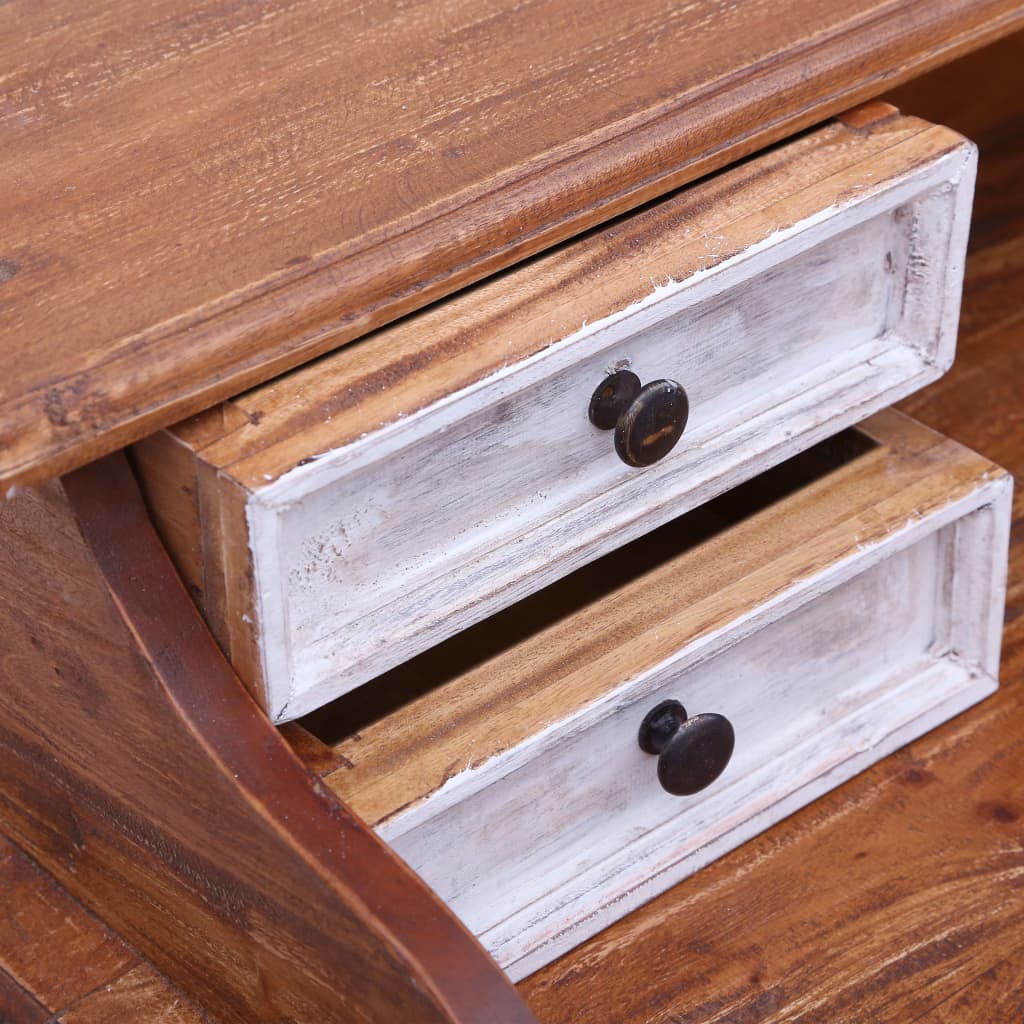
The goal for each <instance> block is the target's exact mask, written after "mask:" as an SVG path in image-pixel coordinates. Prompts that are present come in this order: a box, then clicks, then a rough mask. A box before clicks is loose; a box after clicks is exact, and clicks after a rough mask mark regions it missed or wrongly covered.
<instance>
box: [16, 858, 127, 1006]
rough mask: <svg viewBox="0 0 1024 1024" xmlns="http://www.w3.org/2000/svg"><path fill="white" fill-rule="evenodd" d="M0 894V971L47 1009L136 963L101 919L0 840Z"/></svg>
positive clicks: (109, 978) (100, 983)
mask: <svg viewBox="0 0 1024 1024" xmlns="http://www.w3.org/2000/svg"><path fill="white" fill-rule="evenodd" d="M0 893H3V899H2V901H0V969H2V970H4V971H6V972H7V974H9V975H10V976H11V977H12V978H14V979H15V980H16V981H17V982H18V984H20V985H21V986H22V987H23V988H25V989H26V990H27V991H29V992H30V993H31V994H32V995H33V996H34V997H35V998H36V999H38V1000H39V1001H40V1002H41V1003H43V1004H45V1005H46V1006H48V1007H49V1008H50V1009H51V1011H54V1012H55V1011H57V1010H59V1009H61V1008H62V1007H64V1006H67V1005H68V1004H69V1003H71V1002H73V1001H74V1000H75V999H77V998H79V997H80V996H82V995H83V994H85V993H88V992H91V991H92V990H93V989H95V988H98V987H99V986H100V985H103V984H106V983H107V982H109V981H112V980H113V979H115V978H117V977H118V976H119V975H120V974H122V973H123V972H124V971H125V970H127V969H128V968H129V967H131V966H134V965H135V963H136V960H137V957H136V956H135V955H134V954H133V953H132V952H131V951H130V950H129V949H128V948H127V947H126V946H125V945H124V944H123V943H120V942H118V941H116V940H115V939H114V938H113V936H112V935H111V932H110V930H109V929H108V928H107V927H106V926H105V925H104V924H103V923H102V922H100V921H99V920H98V919H97V918H95V917H93V916H92V915H91V914H89V913H88V911H86V910H85V909H84V908H83V907H82V906H81V904H79V903H78V902H77V900H74V899H72V898H71V897H70V896H69V895H68V894H67V893H66V892H65V891H64V890H63V889H61V888H60V887H59V886H58V885H57V884H56V883H55V882H54V880H53V879H52V878H51V877H50V876H49V875H47V874H46V873H45V872H43V871H42V870H40V868H39V867H38V866H37V865H36V864H34V863H33V862H32V861H30V860H29V859H28V858H27V857H26V856H25V855H24V854H23V853H22V852H21V851H20V850H18V849H17V847H15V846H14V845H13V844H12V843H10V842H9V841H8V840H6V839H3V838H0ZM0 1019H2V1018H0Z"/></svg>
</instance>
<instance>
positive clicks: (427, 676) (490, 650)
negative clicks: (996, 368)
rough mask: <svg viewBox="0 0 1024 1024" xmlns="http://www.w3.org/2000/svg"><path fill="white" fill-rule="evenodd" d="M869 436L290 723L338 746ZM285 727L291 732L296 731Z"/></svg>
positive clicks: (847, 453)
mask: <svg viewBox="0 0 1024 1024" xmlns="http://www.w3.org/2000/svg"><path fill="white" fill-rule="evenodd" d="M877 447H878V445H877V442H875V441H874V440H873V439H872V438H870V437H868V436H867V435H866V434H863V433H860V432H858V431H857V430H854V429H850V430H845V431H842V432H841V433H839V434H837V435H836V436H835V437H831V438H828V439H826V440H825V441H821V442H819V443H818V444H816V445H814V446H812V447H811V448H809V449H807V450H806V451H804V452H801V453H800V454H798V455H796V456H794V457H792V458H790V459H788V460H786V461H785V462H783V463H781V464H779V465H778V466H775V467H773V468H772V469H770V470H768V471H766V472H765V473H762V474H761V475H760V476H758V477H755V478H754V479H752V480H749V481H747V482H746V483H745V484H741V485H740V486H738V487H736V488H734V489H733V490H732V491H729V492H727V493H725V494H723V495H720V496H719V497H718V498H716V499H713V500H712V501H710V502H709V503H708V504H706V505H703V506H701V507H700V508H697V509H694V510H693V511H691V512H687V513H686V514H684V515H682V516H680V517H678V518H677V519H674V520H672V521H670V522H668V523H666V524H665V525H664V526H661V527H659V528H658V529H656V530H654V531H652V532H651V533H649V534H646V535H645V536H643V537H640V538H639V539H637V540H635V541H632V542H631V543H629V544H627V545H625V546H624V547H621V548H619V549H617V550H615V551H613V552H611V553H610V554H608V555H605V556H603V557H602V558H600V559H598V560H597V561H595V562H591V563H590V564H589V565H586V566H584V567H583V568H581V569H578V570H576V571H575V572H573V573H570V574H569V575H568V576H565V577H563V578H562V579H561V580H558V581H556V582H555V583H553V584H550V585H549V586H547V587H545V588H544V589H542V590H540V591H538V592H537V593H535V594H532V595H530V596H529V597H526V598H524V599H522V600H521V601H518V602H517V603H516V604H514V605H511V606H510V607H508V608H506V609H504V610H503V611H501V612H498V613H497V614H495V615H493V616H491V617H490V618H488V619H485V620H484V621H482V622H480V623H477V624H476V625H475V626H471V627H470V628H469V629H467V630H464V631H463V632H462V633H459V634H456V635H455V636H454V637H452V638H450V639H448V640H446V641H443V642H442V643H440V644H438V645H436V646H435V647H432V648H430V649H429V650H427V651H425V652H424V653H422V654H420V655H418V656H416V657H415V658H412V659H410V660H409V661H407V662H405V663H403V664H402V665H399V666H398V667H397V668H396V669H393V670H391V671H390V672H387V673H384V674H383V675H381V676H378V677H377V678H375V679H373V680H371V681H370V682H368V683H365V684H363V685H362V686H360V687H358V688H357V689H355V690H352V691H350V692H349V693H347V694H344V695H343V696H341V697H339V698H337V699H336V700H334V701H332V702H331V703H329V704H327V705H325V706H324V707H322V708H319V709H318V710H316V711H314V712H312V713H311V714H309V715H307V716H305V717H304V718H302V719H300V720H299V721H298V722H297V723H295V724H296V725H298V726H299V727H300V728H301V729H303V730H305V731H307V732H309V733H312V734H313V736H314V737H316V738H317V739H318V740H319V741H320V742H322V743H325V744H327V745H329V746H334V745H337V744H340V743H342V742H344V741H345V740H346V739H348V738H349V737H351V736H352V735H353V734H356V733H359V732H360V730H362V729H363V728H365V727H366V726H367V725H369V724H371V723H372V722H374V721H377V720H378V719H381V718H384V717H386V716H388V715H393V714H396V713H397V712H399V711H400V710H401V709H402V708H403V707H404V706H406V705H408V704H410V703H412V702H413V701H415V700H419V699H422V698H423V697H425V696H426V695H428V694H429V693H431V692H441V691H443V689H444V687H445V686H446V685H447V684H448V683H450V682H451V681H452V680H453V679H456V678H458V677H459V676H462V675H464V674H465V673H466V672H467V671H469V670H471V669H472V668H474V667H476V666H479V665H481V664H483V663H486V662H488V661H490V660H492V659H494V658H496V657H498V656H499V655H500V654H501V652H502V651H503V650H507V649H508V648H510V647H513V646H515V645H516V644H520V643H522V642H524V641H525V640H527V639H528V638H529V637H530V636H535V635H537V634H540V633H542V632H543V631H544V630H545V629H548V628H549V627H551V626H552V625H553V624H554V623H556V622H558V621H559V620H563V619H566V618H568V617H570V616H572V615H574V614H577V613H579V612H580V611H581V610H582V609H583V608H585V607H586V606H587V605H588V604H593V603H596V602H597V601H599V600H601V599H602V598H603V597H605V596H607V595H608V594H610V593H612V592H613V591H615V590H618V589H621V588H623V587H625V586H627V585H629V584H631V583H635V581H637V580H638V579H640V578H641V577H642V576H643V575H644V574H645V573H648V572H651V571H653V570H655V569H657V568H658V567H659V566H662V565H665V564H666V563H667V562H669V561H671V560H672V559H674V558H677V557H678V556H679V555H680V554H682V553H683V552H685V551H687V550H690V549H692V548H694V547H696V546H697V545H699V544H702V543H704V542H706V541H708V540H710V539H712V538H713V537H715V536H717V535H719V534H721V533H723V532H725V531H726V530H729V529H730V528H732V527H734V526H736V525H737V524H738V523H740V522H743V521H744V520H746V519H750V518H751V517H753V516H755V515H757V514H758V513H760V512H763V511H764V510H765V509H767V508H769V507H770V506H771V505H773V504H775V503H776V502H780V501H783V500H785V498H786V497H787V496H789V495H792V494H794V493H796V492H797V491H800V490H803V489H805V488H807V487H809V486H810V485H811V484H814V483H818V482H821V481H823V480H825V479H826V478H827V477H828V476H829V475H830V474H833V473H836V472H838V471H839V470H840V469H842V468H843V467H844V466H847V465H848V464H850V463H851V462H853V461H854V460H856V459H858V458H860V457H862V456H864V455H865V454H867V453H868V452H870V451H872V450H874V449H875V448H877ZM298 734H299V733H298V731H297V730H291V731H289V732H288V735H293V736H294V735H298Z"/></svg>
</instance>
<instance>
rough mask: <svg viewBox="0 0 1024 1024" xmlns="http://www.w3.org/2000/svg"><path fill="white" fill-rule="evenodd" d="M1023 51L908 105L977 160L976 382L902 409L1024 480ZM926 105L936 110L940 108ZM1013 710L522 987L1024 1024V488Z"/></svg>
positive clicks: (770, 841) (678, 1023)
mask: <svg viewBox="0 0 1024 1024" xmlns="http://www.w3.org/2000/svg"><path fill="white" fill-rule="evenodd" d="M1022 63H1024V37H1019V38H1017V39H1015V40H1012V41H1009V42H1007V43H1006V44H1004V45H1002V46H999V47H994V48H992V49H991V50H989V51H986V52H985V53H983V54H980V55H979V56H978V58H977V59H969V60H967V61H965V62H964V64H963V66H962V67H961V68H954V69H951V70H950V73H948V74H946V75H938V76H936V77H935V78H933V79H932V80H931V81H927V80H926V81H924V82H922V83H920V85H919V86H915V88H914V89H913V90H912V91H909V92H908V93H907V94H905V95H897V96H895V97H893V98H894V100H895V101H897V102H899V103H900V105H901V106H903V107H904V108H905V109H916V110H918V111H920V112H921V113H922V114H924V115H926V116H928V117H932V118H938V119H940V120H942V121H943V122H944V123H948V124H951V125H952V126H954V127H956V128H957V129H958V130H960V131H963V132H964V133H965V134H966V135H968V136H969V137H971V138H974V139H975V140H976V141H978V142H979V144H980V148H981V156H980V162H979V193H978V201H977V204H976V210H977V216H976V230H975V233H974V235H973V237H972V250H973V251H972V254H971V256H970V257H969V259H968V265H967V280H966V285H965V291H964V321H963V322H964V330H963V333H962V335H961V340H960V350H959V357H958V362H957V365H956V366H955V367H954V369H953V370H952V371H951V372H950V373H949V374H948V375H947V376H946V377H945V378H943V380H942V381H940V382H939V383H938V384H935V385H933V386H932V387H931V388H929V389H927V390H926V391H924V392H922V393H921V395H920V396H919V397H918V398H915V399H913V400H911V401H909V402H907V403H906V404H905V407H906V408H907V409H908V411H910V412H911V413H913V415H915V416H917V417H920V418H921V419H923V420H925V421H926V422H927V423H929V424H930V425H931V426H933V427H935V428H936V429H939V430H941V431H943V432H944V433H947V434H950V435H952V436H953V437H955V438H956V439H957V440H959V441H961V442H962V443H964V444H966V445H969V446H970V447H972V448H974V449H976V450H978V451H980V452H983V453H984V454H985V455H987V456H988V457H990V458H992V459H993V460H994V461H996V462H998V463H1000V464H1001V465H1003V466H1006V467H1007V468H1008V469H1010V470H1011V471H1012V472H1013V473H1014V474H1015V475H1016V477H1017V478H1018V481H1020V480H1022V479H1024V420H1022V418H1021V401H1020V396H1021V394H1022V393H1024V303H1022V301H1021V295H1022V283H1024V230H1022V228H1024V202H1022V199H1024V196H1022V193H1021V191H1020V189H1019V188H1018V187H1016V183H1017V182H1018V181H1019V180H1020V175H1021V174H1022V173H1024V144H1022V135H1021V128H1020V125H1021V113H1022V108H1021V103H1020V95H1019V92H1014V91H1012V90H1010V89H1008V88H1007V83H1009V82H1012V81H1014V80H1016V78H1017V77H1019V71H1020V67H1021V66H1022ZM922 100H924V102H922ZM1000 679H1001V687H1000V690H999V692H998V693H996V694H995V695H994V696H993V697H991V698H989V699H988V700H986V701H985V702H984V703H982V704H980V705H979V706H978V707H976V708H975V709H973V710H971V711H968V712H967V713H965V714H964V715H962V716H960V717H959V718H958V719H956V720H955V721H953V722H950V723H948V724H947V725H945V726H943V727H942V728H940V729H938V730H937V731H935V732H934V733H931V734H930V735H928V736H927V737H924V738H923V739H921V740H918V741H917V742H915V743H913V744H911V745H910V746H909V747H907V748H906V749H905V750H903V751H900V752H899V753H897V754H895V755H894V756H892V757H890V758H888V759H887V760H885V761H883V762H881V763H880V764H878V765H877V766H875V767H874V768H872V769H871V770H869V771H868V772H866V773H865V774H864V775H862V776H860V777H859V778H857V779H854V780H852V781H851V782H849V783H847V784H846V785H844V786H843V787H842V788H841V789H839V790H837V791H835V792H834V793H832V794H830V795H828V796H826V797H824V798H822V799H821V800H819V801H818V802H817V803H816V804H814V805H813V806H811V807H808V808H806V809H805V810H803V811H801V812H799V813H798V814H796V815H794V816H793V817H791V818H789V819H788V820H787V821H785V822H783V823H781V824H780V825H777V826H776V827H775V828H773V829H772V830H770V831H769V832H767V833H765V834H764V835H762V836H761V837H760V838H758V839H756V840H754V841H752V842H751V843H749V844H747V845H746V846H745V847H743V848H742V849H740V850H737V851H735V852H734V853H732V854H730V855H729V856H728V857H726V858H724V859H723V860H721V861H719V862H717V863H716V864H714V865H712V866H710V867H709V868H706V869H705V870H704V871H702V872H701V873H700V875H699V876H696V877H695V878H692V879H690V880H688V881H687V882H685V883H683V884H681V885H679V886H677V887H676V888H675V889H674V890H673V891H672V892H670V893H667V894H665V895H664V896H662V897H659V898H658V899H657V900H655V901H653V902H652V903H650V904H649V905H648V906H647V907H645V908H643V909H641V910H639V911H637V912H635V913H633V914H632V915H630V917H629V918H627V919H626V920H624V921H622V922H620V923H619V924H617V925H615V926H613V927H612V928H609V929H608V930H607V931H605V932H604V933H602V934H601V935H599V936H597V937H596V938H595V939H594V940H592V941H591V942H589V943H587V944H586V945H584V946H582V947H580V948H579V949H578V950H576V951H574V952H573V953H571V954H569V955H568V956H566V957H563V958H562V960H560V961H559V962H557V963H555V964H553V965H551V966H550V967H549V968H546V969H545V970H543V971H541V972H539V973H538V974H536V975H534V976H533V977H531V978H530V979H528V980H527V981H526V982H524V983H522V984H521V985H520V990H521V991H522V992H523V993H524V995H525V996H526V997H527V999H528V1001H529V1002H530V1004H531V1006H532V1008H533V1009H534V1010H535V1012H536V1013H537V1015H538V1017H539V1018H540V1020H542V1021H544V1022H545V1024H558V1022H563V1021H564V1022H569V1021H571V1022H572V1024H606V1022H607V1021H609V1020H614V1021H616V1022H617V1024H669V1022H671V1024H738V1022H741V1021H743V1022H746V1021H767V1020H770V1021H772V1022H773V1024H775V1022H778V1024H786V1022H800V1024H812V1022H817V1021H823V1020H836V1021H838V1020H841V1021H844V1022H850V1024H879V1022H883V1024H890V1022H891V1024H907V1022H912V1021H913V1022H920V1024H940V1022H941V1024H946V1022H947V1021H949V1022H953V1021H956V1022H957V1024H959V1022H965V1021H971V1022H972V1024H1007V1022H1009V1021H1015V1020H1018V1019H1020V1018H1021V1015H1022V1009H1021V1008H1022V1003H1024V980H1022V976H1021V969H1020V965H1021V949H1022V946H1021V936H1022V934H1024V885H1022V879H1024V801H1022V798H1021V778H1022V776H1024V488H1022V487H1021V486H1020V485H1018V487H1017V489H1016V493H1015V499H1014V523H1013V528H1012V535H1011V558H1010V575H1009V588H1008V603H1007V612H1006V629H1005V632H1004V645H1003V661H1002V666H1001V670H1000Z"/></svg>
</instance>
